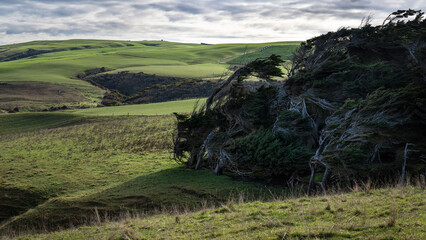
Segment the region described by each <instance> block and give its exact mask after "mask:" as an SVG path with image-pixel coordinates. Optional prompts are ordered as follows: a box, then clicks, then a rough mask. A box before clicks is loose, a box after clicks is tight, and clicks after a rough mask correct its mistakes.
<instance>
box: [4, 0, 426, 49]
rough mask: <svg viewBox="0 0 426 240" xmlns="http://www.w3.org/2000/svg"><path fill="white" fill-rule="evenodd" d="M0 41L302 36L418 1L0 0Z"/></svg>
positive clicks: (244, 39)
mask: <svg viewBox="0 0 426 240" xmlns="http://www.w3.org/2000/svg"><path fill="white" fill-rule="evenodd" d="M0 2H1V5H0V44H6V43H13V42H20V41H27V40H36V39H42V38H48V39H65V38H76V37H78V38H106V39H108V38H114V39H117V38H121V39H126V40H128V39H132V40H141V39H160V38H161V39H166V40H174V41H182V42H198V41H200V40H202V41H203V42H209V39H210V40H211V42H227V41H241V42H262V41H280V40H281V41H285V40H304V39H307V38H310V37H313V36H315V35H318V34H321V33H325V32H327V31H333V30H336V29H337V28H339V27H342V26H344V27H346V26H358V25H359V23H360V22H361V19H362V18H363V17H364V16H367V15H373V16H374V17H375V21H376V22H373V23H376V24H377V23H380V22H381V21H382V20H383V18H385V17H386V16H387V15H388V14H389V13H390V12H392V11H395V10H397V9H407V8H414V9H419V8H422V7H423V8H424V7H426V6H425V5H426V4H425V3H423V1H420V0H407V1H398V0H383V1H381V2H378V1H374V0H324V1H314V0H262V1H260V0H234V1H229V0H197V1H195V0H186V1H184V0H175V1H173V0H160V1H156V0H144V1H142V0H128V1H120V0H104V1H100V0H73V1H69V0H22V1H17V0H0Z"/></svg>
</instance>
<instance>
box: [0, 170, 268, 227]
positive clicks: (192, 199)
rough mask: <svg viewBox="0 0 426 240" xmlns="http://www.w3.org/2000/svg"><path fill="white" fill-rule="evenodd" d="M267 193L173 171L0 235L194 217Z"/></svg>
mask: <svg viewBox="0 0 426 240" xmlns="http://www.w3.org/2000/svg"><path fill="white" fill-rule="evenodd" d="M264 191H265V190H263V189H262V188H261V187H260V185H258V184H254V183H244V182H240V181H235V180H233V179H232V178H230V177H227V176H216V175H214V174H213V173H212V172H211V171H208V170H198V171H195V170H190V169H186V168H181V167H177V168H170V169H166V170H161V171H158V172H155V173H151V174H148V175H142V176H138V177H135V178H133V179H131V180H129V181H127V182H124V183H122V184H119V185H117V186H114V187H111V188H108V189H106V190H103V191H100V192H97V193H94V194H90V195H86V196H82V197H81V198H76V197H74V196H70V197H66V198H64V197H59V198H55V199H50V200H48V201H46V202H45V203H43V204H41V205H39V206H38V207H36V208H35V209H32V210H31V211H28V212H26V213H24V214H22V215H20V216H19V217H17V218H14V219H13V220H11V221H9V222H8V223H6V224H5V225H4V226H2V227H1V228H0V233H1V232H5V231H8V232H10V231H13V232H25V231H28V229H31V231H32V232H34V231H46V230H47V231H55V230H60V229H64V228H70V227H75V226H81V225H87V224H89V225H91V224H97V223H99V222H102V221H110V220H118V219H123V218H127V217H131V216H141V215H153V214H157V213H171V212H174V213H176V212H181V211H193V210H196V209H200V208H202V207H206V206H218V205H220V204H221V203H223V202H226V201H227V200H229V198H231V196H237V194H241V193H245V194H246V196H249V195H250V194H252V195H250V196H255V195H258V194H260V193H261V192H262V193H266V192H264ZM268 194H269V193H268ZM23 226H25V229H24V228H23Z"/></svg>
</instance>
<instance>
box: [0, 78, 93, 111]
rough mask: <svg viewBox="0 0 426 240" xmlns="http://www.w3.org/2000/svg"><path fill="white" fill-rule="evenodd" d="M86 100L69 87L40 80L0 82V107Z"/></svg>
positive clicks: (6, 108) (7, 108)
mask: <svg viewBox="0 0 426 240" xmlns="http://www.w3.org/2000/svg"><path fill="white" fill-rule="evenodd" d="M83 101H87V100H86V99H85V98H84V97H83V96H82V95H81V94H80V93H78V92H77V91H76V90H73V89H71V88H69V87H66V86H63V85H59V84H53V83H42V82H7V83H4V82H3V83H2V84H0V109H5V110H10V109H14V108H16V107H23V106H34V105H44V104H61V103H70V102H83Z"/></svg>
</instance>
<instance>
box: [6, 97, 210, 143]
mask: <svg viewBox="0 0 426 240" xmlns="http://www.w3.org/2000/svg"><path fill="white" fill-rule="evenodd" d="M203 102H204V99H189V100H182V101H171V102H161V103H151V104H135V105H125V106H115V107H102V108H87V109H77V110H68V111H65V112H35V113H13V114H1V115H0V126H1V127H0V135H1V134H11V133H18V132H26V131H33V130H38V129H48V128H57V127H64V126H69V125H76V124H83V123H90V122H101V121H107V120H113V119H117V117H118V118H123V117H134V116H141V115H171V114H173V113H174V112H177V113H185V112H191V111H192V110H193V109H194V107H195V106H196V105H197V104H198V106H200V105H201V104H203Z"/></svg>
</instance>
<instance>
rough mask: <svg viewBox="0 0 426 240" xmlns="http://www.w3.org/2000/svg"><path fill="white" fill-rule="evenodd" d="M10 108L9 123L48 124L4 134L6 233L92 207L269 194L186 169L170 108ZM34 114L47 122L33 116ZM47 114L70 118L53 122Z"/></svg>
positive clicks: (113, 209)
mask: <svg viewBox="0 0 426 240" xmlns="http://www.w3.org/2000/svg"><path fill="white" fill-rule="evenodd" d="M5 116H12V118H11V119H9V120H10V121H9V124H12V125H13V123H12V122H21V124H18V125H20V126H22V125H25V122H27V123H30V124H29V125H31V124H33V125H34V126H35V128H42V127H47V128H48V129H39V130H32V131H27V132H17V133H8V134H3V135H0V165H1V166H2V167H1V168H0V192H1V193H2V194H1V196H0V222H1V220H5V219H7V218H9V217H10V216H13V215H17V216H16V217H14V218H11V219H9V220H8V221H6V222H2V223H1V224H0V232H1V233H2V234H3V233H8V232H9V230H10V229H13V230H14V231H15V230H21V231H26V230H28V229H27V228H32V227H34V228H36V229H43V228H47V229H50V230H55V229H58V228H60V227H61V228H63V227H65V228H67V227H70V226H71V225H79V224H84V223H87V221H88V219H89V218H90V216H91V213H92V212H93V209H94V208H97V209H98V210H99V212H100V214H101V215H102V214H117V213H119V212H122V211H123V210H124V209H129V210H132V209H138V210H140V211H144V212H150V211H153V210H154V208H157V209H161V208H164V207H167V206H176V207H178V208H191V209H193V208H197V207H200V206H201V205H202V204H203V203H204V202H205V201H211V202H215V203H219V202H224V201H226V199H227V198H229V196H230V195H232V194H234V193H236V192H240V191H246V192H247V191H248V192H253V193H254V192H256V194H261V193H263V194H269V192H267V191H266V190H265V189H264V188H261V187H260V186H259V185H257V184H253V183H252V184H247V183H243V182H239V181H234V180H232V179H230V178H229V177H225V176H222V177H217V176H215V175H214V174H212V173H211V172H210V171H191V170H187V169H185V168H182V167H181V166H180V165H179V164H177V163H176V162H175V161H173V160H172V159H171V158H170V157H171V153H170V151H171V149H172V135H173V132H174V129H175V126H174V124H175V121H174V117H172V116H150V117H148V116H146V117H130V118H121V119H115V117H109V118H107V119H103V121H86V120H87V118H82V119H78V118H79V117H77V116H84V115H73V114H67V113H53V114H52V113H45V115H44V114H40V115H38V116H37V115H35V114H34V113H30V114H7V115H5ZM41 118H44V120H40V119H41ZM48 118H50V120H49V119H48ZM0 121H3V123H4V122H5V121H4V119H0ZM37 121H40V122H44V123H45V125H44V126H41V125H37V124H36V123H32V122H37ZM49 122H51V124H53V125H54V124H60V123H63V124H65V125H68V126H65V127H58V126H56V128H49V127H52V125H51V124H48V123H49ZM70 124H71V125H70ZM88 216H89V217H88ZM40 224H43V225H40ZM70 224H71V225H70Z"/></svg>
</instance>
